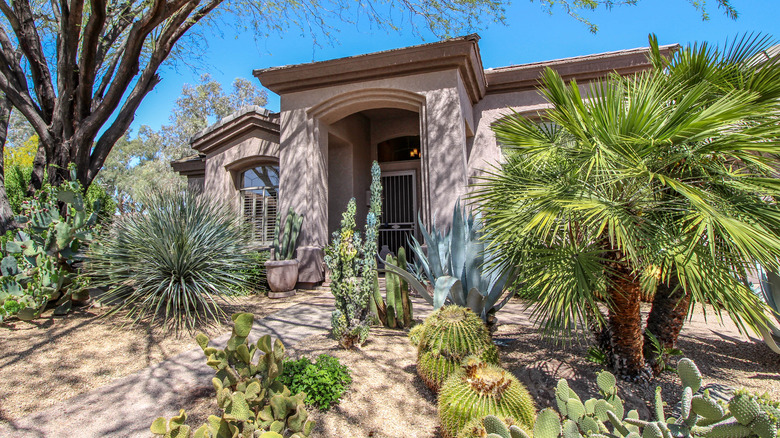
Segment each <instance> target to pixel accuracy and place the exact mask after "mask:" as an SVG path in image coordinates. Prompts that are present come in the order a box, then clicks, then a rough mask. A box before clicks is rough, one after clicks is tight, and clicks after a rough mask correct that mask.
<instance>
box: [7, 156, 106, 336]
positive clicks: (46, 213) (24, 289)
mask: <svg viewBox="0 0 780 438" xmlns="http://www.w3.org/2000/svg"><path fill="white" fill-rule="evenodd" d="M71 178H72V179H73V181H69V182H65V183H63V184H62V185H60V186H59V187H51V186H45V187H44V188H43V189H41V190H39V191H38V192H36V194H35V196H33V197H32V198H31V199H29V200H26V201H24V203H23V205H22V212H23V215H21V216H18V217H17V218H16V222H17V223H18V224H19V225H20V227H21V231H18V232H16V233H14V234H13V236H12V237H9V238H8V239H7V240H5V239H4V243H3V246H2V253H3V257H2V261H1V262H0V274H2V278H1V279H0V309H2V311H0V321H2V320H3V319H4V318H8V317H10V316H17V317H18V318H20V319H23V320H30V319H33V318H36V317H38V316H39V315H40V313H41V312H42V311H43V310H44V309H45V308H46V307H47V305H48V304H49V303H55V304H56V306H57V308H56V309H55V314H64V313H66V312H67V311H68V310H70V307H71V304H72V298H73V296H74V295H73V294H74V293H77V292H80V291H79V290H78V288H77V287H72V286H73V285H74V284H78V281H77V275H76V270H75V268H74V266H73V264H74V263H75V262H76V261H77V260H79V258H80V257H79V254H80V250H81V249H82V247H83V245H84V243H85V242H88V241H90V240H92V234H91V229H92V227H93V225H94V224H95V222H96V221H97V217H98V216H97V213H91V214H88V213H87V210H86V208H85V205H84V195H83V190H82V188H81V185H80V184H79V183H78V182H77V181H76V179H75V171H74V170H71ZM58 202H62V203H63V204H64V206H65V207H64V215H63V214H60V209H59V205H58ZM99 209H100V206H99V203H97V204H96V205H95V208H94V210H95V211H98V210H99ZM6 302H7V303H8V305H6Z"/></svg>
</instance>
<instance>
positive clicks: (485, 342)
mask: <svg viewBox="0 0 780 438" xmlns="http://www.w3.org/2000/svg"><path fill="white" fill-rule="evenodd" d="M423 327H424V328H423V329H420V330H422V333H421V334H420V340H419V344H418V345H417V374H419V376H420V378H421V379H422V381H423V382H424V383H425V385H427V386H428V387H429V388H430V389H431V390H432V391H438V390H439V388H441V385H442V384H443V383H444V382H445V381H446V380H447V378H449V377H450V376H451V375H452V374H453V373H454V372H456V371H457V370H458V369H460V366H461V363H462V361H463V360H464V359H465V358H466V357H467V356H472V355H475V356H479V357H480V358H481V359H482V360H483V361H485V362H487V363H490V364H495V365H498V364H499V359H498V350H497V349H496V346H495V345H494V344H493V342H492V341H491V340H490V335H489V334H488V331H487V328H486V327H485V324H484V323H483V322H482V320H481V319H479V317H477V315H475V314H474V312H472V311H471V310H469V309H466V308H465V307H458V306H444V307H442V308H440V309H439V310H436V311H434V312H433V313H432V314H431V315H430V316H429V317H428V318H426V320H425V323H424V324H423Z"/></svg>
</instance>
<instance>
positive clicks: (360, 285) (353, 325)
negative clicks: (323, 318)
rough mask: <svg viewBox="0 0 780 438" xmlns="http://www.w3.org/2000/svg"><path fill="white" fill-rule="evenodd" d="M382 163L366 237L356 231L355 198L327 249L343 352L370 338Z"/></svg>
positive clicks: (374, 178) (374, 171) (375, 172)
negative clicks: (344, 349)
mask: <svg viewBox="0 0 780 438" xmlns="http://www.w3.org/2000/svg"><path fill="white" fill-rule="evenodd" d="M380 174H381V171H380V168H379V163H377V162H376V161H375V162H374V164H373V165H372V166H371V207H370V209H369V212H368V215H367V216H366V226H365V237H363V236H361V235H360V232H358V231H357V225H356V223H355V212H356V210H357V204H356V202H355V198H352V199H350V201H349V203H348V204H347V210H346V211H345V212H344V213H343V215H342V220H341V229H340V230H338V231H336V232H334V233H333V240H332V241H331V244H330V245H328V246H327V247H326V248H325V264H326V265H327V267H328V270H329V271H330V290H331V293H333V296H334V297H335V299H336V300H335V305H336V310H334V311H333V313H332V315H331V325H332V334H333V337H334V338H335V339H337V340H338V341H339V344H340V345H341V346H342V347H344V348H352V347H353V346H360V345H362V344H363V342H365V340H366V338H367V337H368V329H369V319H370V316H371V312H370V311H369V310H370V309H369V308H370V307H372V301H373V299H372V295H373V293H374V291H375V290H377V286H376V284H377V269H376V253H377V239H378V236H379V217H380V215H381V213H382V182H381V175H380Z"/></svg>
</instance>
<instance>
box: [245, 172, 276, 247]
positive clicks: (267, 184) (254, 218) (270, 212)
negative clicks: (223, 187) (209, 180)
mask: <svg viewBox="0 0 780 438" xmlns="http://www.w3.org/2000/svg"><path fill="white" fill-rule="evenodd" d="M278 193H279V166H278V165H273V164H269V165H263V166H258V167H255V168H254V169H249V170H247V171H244V172H243V173H242V174H241V197H242V202H243V208H244V218H246V221H247V222H249V223H250V224H251V226H252V236H253V238H254V240H255V242H256V243H258V244H260V245H271V243H272V242H273V239H274V226H275V225H276V206H277V198H278Z"/></svg>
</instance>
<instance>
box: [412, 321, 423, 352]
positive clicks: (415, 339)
mask: <svg viewBox="0 0 780 438" xmlns="http://www.w3.org/2000/svg"><path fill="white" fill-rule="evenodd" d="M423 330H425V324H417V325H416V326H414V327H412V329H411V330H409V343H411V344H412V345H414V346H415V347H416V346H418V345H420V337H421V336H422V333H423Z"/></svg>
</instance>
